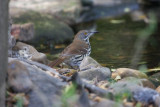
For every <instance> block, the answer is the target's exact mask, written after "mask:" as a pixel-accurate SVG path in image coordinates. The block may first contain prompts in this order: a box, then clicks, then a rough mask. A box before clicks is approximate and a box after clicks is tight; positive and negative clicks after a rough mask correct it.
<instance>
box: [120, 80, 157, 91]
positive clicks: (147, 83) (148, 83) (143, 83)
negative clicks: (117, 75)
mask: <svg viewBox="0 0 160 107" xmlns="http://www.w3.org/2000/svg"><path fill="white" fill-rule="evenodd" d="M120 81H130V82H131V81H132V82H135V81H137V82H138V81H139V83H138V84H139V85H141V86H143V87H148V88H152V89H155V88H156V87H155V86H154V84H153V83H152V82H151V81H149V80H147V79H144V78H143V79H137V78H135V77H126V78H123V79H122V80H120Z"/></svg>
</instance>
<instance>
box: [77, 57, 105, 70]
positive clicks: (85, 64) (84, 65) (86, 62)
mask: <svg viewBox="0 0 160 107" xmlns="http://www.w3.org/2000/svg"><path fill="white" fill-rule="evenodd" d="M97 67H102V66H101V65H100V64H99V63H98V62H97V61H95V60H94V59H93V58H91V57H89V56H87V57H85V58H84V59H83V60H82V62H81V64H80V71H83V70H86V69H91V68H97Z"/></svg>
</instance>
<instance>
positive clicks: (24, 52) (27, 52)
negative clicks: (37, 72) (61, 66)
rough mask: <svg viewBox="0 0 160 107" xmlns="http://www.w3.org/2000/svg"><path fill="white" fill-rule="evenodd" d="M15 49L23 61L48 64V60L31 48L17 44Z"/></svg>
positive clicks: (23, 44) (20, 43)
mask: <svg viewBox="0 0 160 107" xmlns="http://www.w3.org/2000/svg"><path fill="white" fill-rule="evenodd" d="M15 48H16V49H18V52H19V55H20V57H22V58H25V59H31V60H33V61H36V62H40V63H43V64H48V60H47V57H46V55H45V54H43V53H40V52H38V51H37V50H36V49H35V48H34V47H33V46H31V45H28V44H25V43H22V42H17V44H16V46H15Z"/></svg>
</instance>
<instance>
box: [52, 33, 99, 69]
mask: <svg viewBox="0 0 160 107" xmlns="http://www.w3.org/2000/svg"><path fill="white" fill-rule="evenodd" d="M94 33H98V32H97V31H88V30H81V31H79V32H78V33H77V34H76V35H75V37H74V40H73V42H72V43H71V44H70V45H69V46H67V47H66V48H65V49H64V50H63V51H62V53H61V54H60V56H59V58H58V59H57V60H55V61H53V62H51V63H50V64H49V66H51V67H54V66H56V65H59V64H60V63H62V62H63V63H65V64H66V65H68V66H70V67H71V68H73V69H79V66H80V64H81V62H82V60H83V58H84V57H85V56H89V55H90V53H91V45H90V42H89V38H90V37H91V36H92V35H93V34H94Z"/></svg>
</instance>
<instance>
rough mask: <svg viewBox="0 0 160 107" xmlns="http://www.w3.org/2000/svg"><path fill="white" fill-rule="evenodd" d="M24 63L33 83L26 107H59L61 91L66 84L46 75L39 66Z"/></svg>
mask: <svg viewBox="0 0 160 107" xmlns="http://www.w3.org/2000/svg"><path fill="white" fill-rule="evenodd" d="M25 65H26V66H27V68H28V70H29V77H30V79H31V80H32V82H33V85H34V88H33V90H32V91H31V92H30V93H28V95H29V98H30V99H29V102H30V103H29V106H28V107H53V106H56V107H61V100H60V98H61V97H60V95H61V91H62V89H63V88H64V87H65V86H66V85H67V84H66V83H65V82H61V80H60V79H57V78H54V77H52V76H50V75H48V74H47V73H45V72H44V71H42V70H40V69H39V68H36V67H34V66H31V65H29V64H25Z"/></svg>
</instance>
